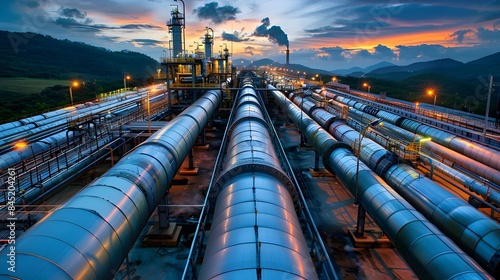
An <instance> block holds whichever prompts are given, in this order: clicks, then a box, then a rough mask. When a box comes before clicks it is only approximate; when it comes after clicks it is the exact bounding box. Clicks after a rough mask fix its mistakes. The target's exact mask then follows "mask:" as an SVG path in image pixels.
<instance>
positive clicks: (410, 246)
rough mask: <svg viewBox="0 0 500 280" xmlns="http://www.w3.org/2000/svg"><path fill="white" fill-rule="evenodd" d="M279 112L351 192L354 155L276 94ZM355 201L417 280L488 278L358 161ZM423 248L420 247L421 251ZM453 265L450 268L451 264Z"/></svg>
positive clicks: (488, 277)
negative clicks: (371, 219)
mask: <svg viewBox="0 0 500 280" xmlns="http://www.w3.org/2000/svg"><path fill="white" fill-rule="evenodd" d="M271 92H272V94H273V97H274V99H275V100H277V101H278V103H279V104H280V106H281V108H282V109H283V110H284V111H285V113H286V114H287V115H288V116H289V117H290V118H291V119H292V120H293V122H294V123H295V124H296V125H297V126H298V127H299V129H300V131H301V132H302V133H304V134H305V136H306V137H307V138H308V140H309V141H310V143H312V145H313V146H314V147H315V149H316V150H317V151H318V153H320V154H321V155H322V156H323V163H324V165H325V167H326V168H327V169H328V170H329V171H330V172H332V173H335V174H337V176H338V177H339V179H340V180H341V181H342V182H343V183H344V185H345V186H346V187H347V188H348V189H349V190H350V191H351V193H353V194H355V193H356V172H355V170H356V166H357V160H356V157H355V156H353V155H352V153H351V151H350V150H349V147H347V145H346V144H343V143H338V142H337V141H335V140H334V139H333V137H332V136H331V135H329V134H328V133H327V132H326V131H325V130H324V129H322V128H321V126H319V125H318V124H317V123H315V122H314V121H313V120H312V119H311V118H309V117H308V116H307V115H305V114H303V113H302V110H300V108H298V107H297V106H295V104H293V103H292V102H291V101H289V100H288V99H286V97H285V96H284V95H283V94H282V93H281V92H279V91H276V90H275V91H271ZM358 176H359V185H358V194H359V197H360V203H361V205H363V207H364V208H365V209H366V211H367V212H368V213H369V214H370V216H371V217H372V218H373V219H374V220H375V222H376V223H377V224H378V225H379V226H380V227H381V229H382V230H383V231H384V233H386V234H387V236H388V238H389V239H390V240H391V242H392V243H393V244H394V246H395V247H396V248H397V250H398V251H399V252H400V254H401V255H402V257H403V258H404V259H405V260H406V262H407V263H408V265H409V266H410V267H411V268H412V270H413V271H414V272H415V274H416V275H417V276H418V277H419V278H421V279H458V278H462V279H465V278H468V279H492V278H491V276H489V275H488V274H487V273H486V272H485V271H484V270H483V269H482V268H480V267H479V266H478V265H477V264H476V263H475V262H474V260H472V259H471V258H470V257H469V256H468V255H467V254H465V253H464V252H463V251H462V250H461V249H460V248H458V247H457V246H456V245H455V244H454V243H453V242H452V241H451V240H450V239H449V238H448V237H446V236H445V235H443V234H442V233H441V232H440V231H439V230H438V229H437V228H436V227H435V226H434V225H432V224H431V223H430V222H429V221H428V220H427V219H425V218H424V217H423V216H422V215H421V214H420V213H418V212H417V211H416V210H415V209H414V208H413V207H412V206H411V205H410V204H409V203H408V202H406V201H405V200H404V199H403V198H402V197H401V196H399V195H398V194H397V193H395V192H394V191H393V190H392V189H391V188H390V187H389V186H388V185H387V184H386V183H385V182H384V181H383V180H382V179H381V178H380V177H379V176H377V175H376V174H375V173H374V172H373V171H371V170H370V169H369V168H368V167H367V166H366V165H365V164H364V163H362V162H360V163H359V174H358ZM424 248H425V249H424ZM450 264H453V265H450Z"/></svg>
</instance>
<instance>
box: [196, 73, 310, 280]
mask: <svg viewBox="0 0 500 280" xmlns="http://www.w3.org/2000/svg"><path fill="white" fill-rule="evenodd" d="M245 84H246V87H245V88H244V89H242V90H240V93H239V94H238V97H237V99H236V100H237V101H235V102H238V103H237V108H236V109H235V110H234V113H233V114H234V117H233V118H232V119H233V122H232V123H231V124H230V132H229V133H230V136H229V143H228V144H227V149H226V157H225V160H224V163H223V170H222V171H221V174H220V176H219V179H218V182H217V187H216V190H214V191H213V193H211V196H216V199H217V200H216V204H215V210H214V216H213V220H212V226H211V232H210V234H209V239H208V241H207V247H206V252H205V258H204V260H203V263H202V267H201V270H200V273H199V279H260V278H262V279H288V278H290V279H292V278H293V279H318V276H317V274H316V270H315V267H314V264H313V262H312V260H311V256H310V254H309V249H308V246H307V243H306V241H305V238H304V236H303V233H302V230H301V226H300V223H299V221H298V218H297V214H296V212H295V205H294V201H293V199H292V196H291V195H290V191H289V187H288V186H287V184H291V182H290V180H289V179H287V178H284V177H287V176H286V173H285V172H284V171H283V170H282V168H281V164H280V162H279V160H278V158H277V155H276V152H275V150H274V147H273V143H272V140H271V136H270V134H269V128H268V124H267V123H266V121H265V118H264V116H263V113H262V111H261V110H262V108H261V105H260V103H259V101H258V98H257V95H256V92H255V91H254V90H253V89H252V88H251V87H249V85H248V83H245ZM250 95H253V97H252V96H250ZM235 277H238V278H235ZM268 277H271V278H268Z"/></svg>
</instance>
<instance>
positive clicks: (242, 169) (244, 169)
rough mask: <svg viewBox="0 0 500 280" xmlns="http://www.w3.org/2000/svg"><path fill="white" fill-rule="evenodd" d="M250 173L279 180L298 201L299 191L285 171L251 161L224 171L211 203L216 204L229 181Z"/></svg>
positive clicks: (213, 191) (214, 189) (212, 195)
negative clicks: (266, 175)
mask: <svg viewBox="0 0 500 280" xmlns="http://www.w3.org/2000/svg"><path fill="white" fill-rule="evenodd" d="M248 172H262V173H266V174H268V175H271V176H273V177H274V178H276V179H278V180H279V181H280V182H281V183H283V185H284V186H286V188H287V189H288V191H289V192H290V196H291V197H292V199H293V201H294V203H295V202H296V201H297V197H298V196H297V191H296V190H295V188H294V185H293V183H292V180H291V179H290V177H288V175H287V174H286V173H285V171H283V170H282V169H281V168H277V167H276V166H272V165H270V164H268V163H267V162H264V161H255V160H249V161H246V162H245V161H244V162H241V163H239V164H237V165H234V166H233V167H231V168H230V169H228V170H224V171H223V173H222V174H221V175H219V177H218V178H217V180H216V181H215V182H216V183H215V184H214V186H213V188H212V190H211V192H210V196H209V199H210V202H211V203H215V200H216V199H217V196H218V195H219V192H220V190H221V188H222V187H223V186H224V184H226V183H227V182H228V181H229V180H231V179H232V178H234V177H236V176H238V175H240V174H243V173H248Z"/></svg>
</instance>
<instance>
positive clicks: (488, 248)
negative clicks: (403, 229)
mask: <svg viewBox="0 0 500 280" xmlns="http://www.w3.org/2000/svg"><path fill="white" fill-rule="evenodd" d="M298 99H300V98H296V99H295V100H294V101H295V103H296V104H305V103H306V102H304V101H302V100H298ZM299 102H300V103H299ZM307 108H308V107H306V109H307ZM317 110H321V111H323V112H324V113H323V116H322V117H321V118H318V119H316V121H318V122H319V123H320V124H324V120H325V119H328V117H326V116H325V115H328V114H330V113H328V112H326V111H325V110H323V109H322V108H318V109H317ZM330 115H331V114H330ZM315 116H316V115H315ZM331 118H333V115H332V116H331ZM369 120H370V119H369ZM370 121H371V120H370ZM328 131H329V132H330V133H331V134H332V135H333V136H334V137H335V138H336V139H337V140H339V141H342V142H344V143H346V144H348V145H352V143H354V142H355V141H356V140H358V139H359V138H360V135H359V132H357V131H356V130H354V129H353V128H352V127H350V126H348V125H346V124H345V123H344V122H343V121H337V122H334V123H332V124H331V125H330V126H329V127H328ZM361 146H362V147H363V149H362V150H361V151H360V159H361V160H362V161H363V162H364V163H366V164H367V165H368V166H369V167H370V169H372V170H374V171H376V172H377V174H379V175H380V176H382V178H384V180H385V181H386V182H387V183H388V184H389V185H390V186H391V187H392V188H393V189H394V190H396V191H397V192H398V193H399V194H400V195H401V196H402V197H403V198H405V199H406V200H407V201H408V202H410V204H412V205H414V207H415V208H416V209H417V210H418V211H419V212H421V213H423V214H424V216H425V217H426V218H427V219H429V221H431V222H432V223H433V224H435V225H436V226H437V227H438V228H439V229H440V230H441V231H442V232H444V233H445V234H446V235H447V236H448V237H450V238H451V239H452V240H453V241H454V242H455V243H456V244H457V245H459V246H460V247H461V248H462V249H463V250H464V251H465V252H466V253H468V254H469V255H470V256H472V257H473V258H474V259H475V260H476V261H477V262H478V263H479V264H480V265H481V266H483V267H484V268H486V269H487V270H488V271H489V272H490V273H492V274H494V276H495V277H498V276H500V275H497V274H498V272H499V269H500V267H499V266H500V263H499V259H500V225H499V224H498V223H496V222H495V221H493V220H492V219H490V218H489V217H487V216H486V215H484V214H483V213H482V212H480V211H479V210H477V209H476V208H474V207H473V206H471V205H470V204H468V203H467V202H465V201H464V200H462V199H459V198H458V197H456V196H455V195H454V194H452V193H450V192H448V191H447V190H445V189H443V188H441V187H440V186H439V185H437V184H436V183H434V182H433V181H431V180H430V179H428V178H427V177H424V176H420V175H419V174H418V173H417V172H416V171H415V170H414V169H413V168H412V167H410V166H408V165H406V164H398V163H397V159H396V158H395V157H394V156H392V155H391V154H392V153H390V152H389V151H387V150H386V149H385V148H384V147H382V146H380V145H379V144H377V143H375V142H374V141H373V140H371V139H368V138H363V141H362V143H361ZM478 225H480V226H478ZM495 273H496V274H495Z"/></svg>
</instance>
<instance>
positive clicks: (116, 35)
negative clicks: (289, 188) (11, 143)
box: [0, 0, 500, 71]
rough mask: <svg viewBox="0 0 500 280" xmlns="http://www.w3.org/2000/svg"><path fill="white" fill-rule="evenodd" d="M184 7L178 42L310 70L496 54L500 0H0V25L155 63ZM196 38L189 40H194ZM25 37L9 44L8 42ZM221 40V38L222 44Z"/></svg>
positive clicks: (499, 48) (499, 47)
mask: <svg viewBox="0 0 500 280" xmlns="http://www.w3.org/2000/svg"><path fill="white" fill-rule="evenodd" d="M173 9H179V11H181V12H182V11H185V16H186V29H185V32H186V34H185V37H186V48H187V49H188V52H190V53H191V52H194V49H195V48H196V44H197V43H201V42H202V39H201V38H202V37H203V36H204V34H206V32H207V30H209V29H206V27H209V28H211V29H212V30H213V31H214V36H215V42H214V53H218V52H219V51H220V50H221V49H222V48H223V47H225V46H227V47H228V49H229V50H230V52H231V53H232V57H233V61H234V64H235V65H237V63H236V62H237V60H238V59H242V58H244V59H248V60H253V61H255V60H259V59H262V58H269V59H272V60H274V61H277V62H279V63H285V54H284V53H285V50H286V48H287V45H288V46H289V49H290V63H293V64H302V65H305V66H308V67H311V68H317V69H323V70H329V71H331V70H334V69H346V68H351V67H367V66H371V65H374V64H376V63H378V62H381V61H387V62H391V63H394V64H397V65H407V64H410V63H414V62H420V61H429V60H434V59H440V58H452V59H455V60H458V61H462V62H468V61H471V60H474V59H478V58H481V57H484V56H486V55H490V54H493V53H495V52H498V51H500V0H475V1H472V0H452V1H445V0H435V1H417V0H385V1H375V0H337V1H332V0H316V1H304V0H279V1H278V0H254V1H248V0H230V1H202V0H184V5H183V3H182V0H179V1H175V0H120V1H117V0H99V1H97V0H95V1H91V0H1V3H0V30H7V31H16V32H35V33H41V34H44V35H50V36H52V37H55V38H58V39H68V40H72V41H79V42H85V43H87V44H90V45H94V46H99V47H104V48H106V49H110V50H113V51H120V50H130V51H136V52H140V53H144V54H146V55H149V56H150V57H152V58H154V59H156V60H159V59H160V57H161V56H165V55H167V54H169V40H171V39H172V38H171V34H169V33H168V28H167V26H166V21H168V20H169V19H170V18H171V12H172V10H173ZM195 42H196V43H195ZM24 43H29V38H26V40H23V41H22V42H14V43H13V48H15V47H20V48H21V47H22V44H24ZM224 44H225V45H224Z"/></svg>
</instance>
